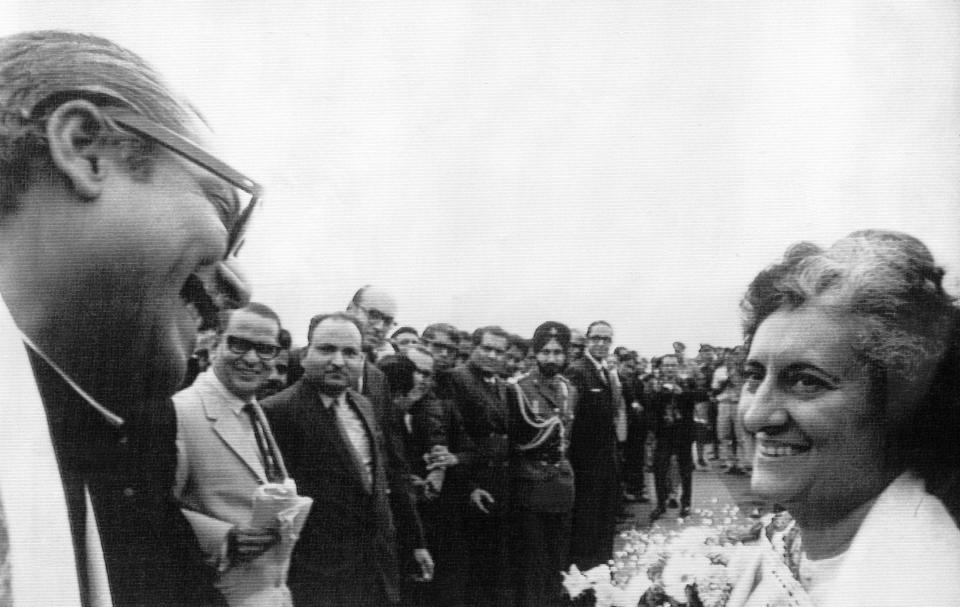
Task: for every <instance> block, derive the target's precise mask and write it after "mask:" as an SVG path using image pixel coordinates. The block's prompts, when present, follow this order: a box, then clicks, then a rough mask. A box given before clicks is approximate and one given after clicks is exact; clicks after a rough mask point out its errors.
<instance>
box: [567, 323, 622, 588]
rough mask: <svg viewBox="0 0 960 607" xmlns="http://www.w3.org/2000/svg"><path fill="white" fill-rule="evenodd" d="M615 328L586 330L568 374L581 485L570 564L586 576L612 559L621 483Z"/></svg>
mask: <svg viewBox="0 0 960 607" xmlns="http://www.w3.org/2000/svg"><path fill="white" fill-rule="evenodd" d="M612 341H613V328H612V327H611V326H610V324H609V323H607V322H606V321H602V320H601V321H596V322H593V323H592V324H591V325H590V327H589V328H588V329H587V344H588V346H587V351H586V353H585V355H584V357H583V358H582V359H580V360H577V361H574V362H573V364H571V365H569V366H568V367H567V369H566V372H565V374H566V376H567V377H568V378H569V379H570V381H571V383H572V384H573V387H574V388H575V389H576V391H577V395H578V396H577V398H578V400H577V407H576V412H575V414H574V418H573V429H572V432H571V436H570V463H571V464H572V465H573V471H574V479H575V482H576V491H575V494H576V501H575V504H574V509H573V531H572V535H571V538H570V560H571V561H572V562H573V563H574V564H576V565H577V566H578V567H580V569H582V570H586V569H589V568H591V567H594V566H595V565H599V564H601V563H606V562H607V560H608V559H609V558H610V555H611V554H612V553H613V540H614V536H615V535H616V520H617V511H618V509H619V504H620V478H619V472H620V471H619V464H618V461H617V442H618V441H617V438H618V437H617V430H616V422H617V417H618V413H619V412H618V402H622V397H621V396H619V395H617V394H616V392H617V390H618V384H617V383H615V380H614V378H613V370H612V369H610V368H609V365H608V364H607V362H606V359H607V356H608V355H609V353H610V345H611V342H612Z"/></svg>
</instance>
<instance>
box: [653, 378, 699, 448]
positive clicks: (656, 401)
mask: <svg viewBox="0 0 960 607" xmlns="http://www.w3.org/2000/svg"><path fill="white" fill-rule="evenodd" d="M674 383H676V382H674ZM653 388H654V389H652V390H650V391H649V392H648V393H647V395H646V402H647V419H648V420H649V427H650V430H651V431H652V432H653V433H654V435H657V436H659V435H661V434H662V433H663V432H664V431H667V430H669V431H672V432H673V433H674V434H675V435H676V436H677V437H678V438H683V439H685V440H693V438H694V433H695V426H694V421H693V414H694V407H695V404H696V403H697V402H699V400H701V398H702V395H704V394H705V392H703V391H700V390H695V389H693V386H691V385H684V387H683V392H682V393H680V394H675V393H673V392H672V391H670V390H664V389H663V388H662V387H659V389H657V386H654V387H653ZM671 405H672V406H675V407H676V409H677V411H678V412H679V413H680V419H679V420H678V421H677V422H675V423H668V422H667V420H666V419H665V414H666V411H667V408H668V407H669V406H671Z"/></svg>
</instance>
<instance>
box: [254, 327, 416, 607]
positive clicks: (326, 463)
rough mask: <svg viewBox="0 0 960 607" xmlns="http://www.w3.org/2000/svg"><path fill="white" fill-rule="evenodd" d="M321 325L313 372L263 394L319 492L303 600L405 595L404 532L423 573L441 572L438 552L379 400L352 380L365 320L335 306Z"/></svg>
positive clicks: (310, 487) (305, 546) (306, 485)
mask: <svg viewBox="0 0 960 607" xmlns="http://www.w3.org/2000/svg"><path fill="white" fill-rule="evenodd" d="M311 327H312V330H311V331H310V334H309V336H308V339H309V345H308V346H307V349H306V352H305V354H304V357H303V360H302V361H301V364H302V365H303V369H304V375H303V377H302V378H301V379H300V381H298V382H297V383H296V384H294V385H293V386H291V387H290V388H288V389H287V390H284V391H283V392H280V393H279V394H277V395H274V396H273V397H271V398H269V399H267V400H266V401H264V403H263V404H264V409H265V410H266V412H267V417H268V419H269V420H270V425H271V426H272V428H273V431H274V435H275V436H276V439H277V443H278V444H279V446H280V449H281V451H282V452H283V454H284V457H285V459H286V463H287V466H288V469H289V471H290V474H291V476H293V477H294V478H296V479H297V484H298V489H299V492H300V494H301V495H305V496H309V497H312V498H313V500H314V504H313V509H312V510H311V511H310V515H309V517H308V518H307V522H306V525H305V526H304V528H303V530H302V532H301V534H300V540H299V542H298V543H297V546H296V548H295V549H294V552H293V561H292V563H291V566H290V577H289V586H290V590H291V592H292V593H293V602H294V604H295V605H297V606H298V607H305V606H306V607H309V606H311V605H316V606H327V605H350V607H358V606H360V607H362V606H369V607H380V606H381V605H393V604H397V603H398V602H399V601H400V594H399V588H398V576H399V571H398V565H397V553H396V545H397V542H396V536H397V535H398V534H399V536H400V538H399V539H400V541H399V545H401V546H405V547H410V548H411V549H412V551H413V557H414V559H415V560H416V562H417V563H419V565H420V570H421V575H422V577H423V578H425V579H429V578H430V577H432V575H433V562H432V560H431V558H430V554H429V552H427V550H426V548H425V547H424V546H425V543H424V539H423V530H422V528H421V526H420V521H419V519H418V517H417V514H416V510H415V508H414V504H413V501H412V499H410V496H409V494H408V493H407V491H406V490H405V485H404V479H403V478H402V477H401V476H400V475H399V474H397V473H396V470H395V469H393V468H391V467H390V466H388V465H387V461H386V460H387V446H388V445H387V439H386V438H385V435H384V433H383V430H382V429H381V427H380V425H379V423H378V421H377V418H376V416H375V414H374V412H373V409H372V407H371V405H370V402H369V401H368V400H367V399H366V398H364V397H363V396H362V395H360V394H359V393H358V392H356V391H355V390H353V389H352V388H351V385H353V382H354V381H355V380H354V378H355V377H357V376H358V375H359V373H360V372H361V370H362V367H363V360H364V356H363V351H362V348H361V337H360V332H361V329H360V324H359V323H358V322H357V320H356V318H354V317H353V316H351V315H349V314H346V313H334V314H329V315H321V316H319V317H316V318H315V319H314V321H311ZM391 493H392V494H393V496H394V497H395V498H398V499H393V500H391V499H390V494H391Z"/></svg>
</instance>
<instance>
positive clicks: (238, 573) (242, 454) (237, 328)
mask: <svg viewBox="0 0 960 607" xmlns="http://www.w3.org/2000/svg"><path fill="white" fill-rule="evenodd" d="M279 335H280V319H279V318H278V317H277V315H276V313H275V312H274V311H273V310H271V309H270V308H268V307H267V306H265V305H263V304H258V303H250V304H248V305H247V306H246V307H244V308H241V309H238V310H230V311H225V312H221V315H220V318H219V326H218V328H217V342H216V346H215V348H214V349H213V350H212V352H211V363H212V364H211V367H210V369H208V370H207V371H205V372H204V373H202V374H201V375H200V376H198V377H197V379H196V381H195V382H194V383H193V384H192V385H191V386H190V387H189V388H186V389H185V390H182V391H180V392H178V393H177V394H176V395H174V397H173V400H174V403H175V405H176V411H177V419H178V430H177V450H178V454H177V455H178V459H177V483H176V486H175V488H174V493H175V495H176V496H177V498H178V499H179V500H180V501H181V503H182V504H183V507H184V514H185V516H186V517H187V519H188V520H189V521H190V524H191V525H192V526H193V529H194V532H195V533H196V534H197V539H198V540H199V542H200V546H201V548H202V549H203V552H204V554H205V555H206V557H207V561H208V563H209V564H211V565H212V566H213V567H215V568H216V569H217V571H218V575H217V576H216V579H215V585H216V587H217V589H218V590H219V591H220V593H221V594H223V596H224V597H225V598H226V599H227V602H228V603H229V604H230V606H231V607H236V606H240V605H251V606H252V605H257V606H265V607H289V606H290V605H291V604H292V602H291V598H290V591H289V589H288V588H287V585H286V574H287V569H288V567H289V556H290V553H291V551H292V542H293V541H294V540H293V539H290V538H284V539H282V537H283V536H285V535H286V534H283V533H281V529H280V523H279V521H278V520H277V519H276V517H269V516H268V517H265V518H267V520H266V522H264V521H257V522H256V523H254V521H253V518H254V510H255V509H257V506H259V505H261V504H258V503H257V501H260V502H262V501H263V498H264V497H269V496H271V495H276V494H278V493H279V494H281V497H283V494H288V495H287V497H291V498H293V500H295V499H296V497H295V496H296V491H295V488H294V487H293V483H292V481H291V480H290V479H288V478H286V474H285V468H284V465H283V459H282V457H281V455H280V452H279V449H277V447H276V444H275V443H274V441H273V436H272V434H271V433H270V427H269V425H268V423H267V420H266V418H265V417H264V415H263V412H262V411H261V410H260V406H259V404H258V403H257V401H256V398H255V394H256V391H257V389H258V388H259V387H260V385H261V384H262V383H263V382H264V381H265V380H266V379H267V377H268V376H269V375H270V371H271V369H272V367H273V362H274V359H275V358H276V357H277V354H279V352H280V342H279V339H278V338H279ZM255 496H256V498H255ZM305 517H306V513H305V512H304V513H303V514H302V516H301V520H302V519H305ZM257 518H261V517H260V516H258V517H257ZM285 542H287V545H284V543H285Z"/></svg>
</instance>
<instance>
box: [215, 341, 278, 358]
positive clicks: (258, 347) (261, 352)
mask: <svg viewBox="0 0 960 607" xmlns="http://www.w3.org/2000/svg"><path fill="white" fill-rule="evenodd" d="M227 348H229V349H230V351H231V352H233V353H234V354H236V355H238V356H243V355H245V354H246V353H247V352H249V351H250V350H253V351H254V352H256V353H257V357H258V358H259V359H260V360H273V359H274V358H276V357H277V355H278V354H280V346H275V345H273V344H264V343H260V342H258V341H250V340H249V339H244V338H242V337H237V336H236V335H227Z"/></svg>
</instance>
